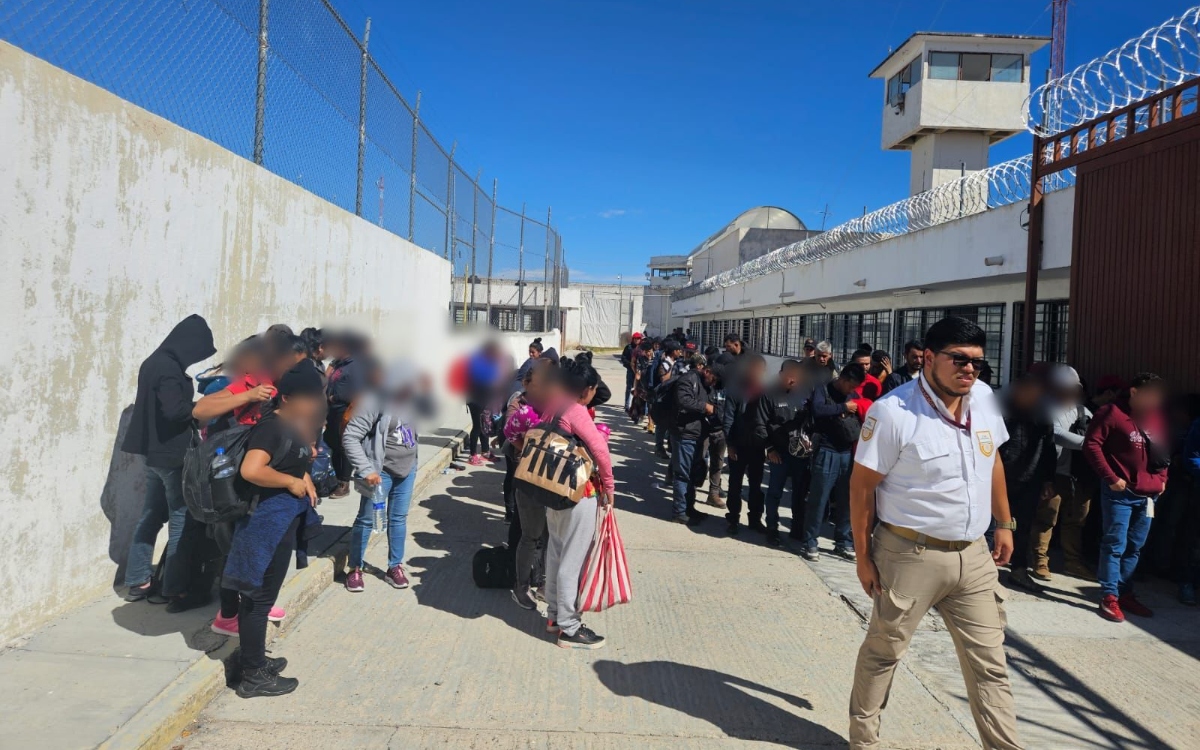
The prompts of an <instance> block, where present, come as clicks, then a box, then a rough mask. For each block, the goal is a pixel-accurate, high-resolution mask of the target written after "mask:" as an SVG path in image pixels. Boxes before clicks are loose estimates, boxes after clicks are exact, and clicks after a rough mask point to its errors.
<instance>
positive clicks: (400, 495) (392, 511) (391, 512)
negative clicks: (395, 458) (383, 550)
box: [350, 466, 417, 570]
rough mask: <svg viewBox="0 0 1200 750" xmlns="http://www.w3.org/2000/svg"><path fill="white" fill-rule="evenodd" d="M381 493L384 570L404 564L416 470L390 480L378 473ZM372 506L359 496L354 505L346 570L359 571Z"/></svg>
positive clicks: (369, 524) (384, 472)
mask: <svg viewBox="0 0 1200 750" xmlns="http://www.w3.org/2000/svg"><path fill="white" fill-rule="evenodd" d="M379 479H380V481H381V482H382V483H383V489H384V492H386V493H387V496H388V502H387V505H388V524H387V538H388V569H391V568H394V567H395V566H397V565H399V564H400V563H402V562H404V540H405V538H406V537H407V536H408V507H409V506H410V505H411V504H412V495H413V487H414V486H416V484H417V468H416V467H415V466H414V467H413V470H412V471H410V472H409V473H408V476H406V477H394V476H392V475H391V474H389V473H387V472H386V471H381V472H379ZM373 505H374V503H372V502H371V498H370V497H368V496H367V495H363V496H362V499H361V500H360V501H359V503H358V518H355V519H354V527H353V528H351V529H350V568H351V569H352V570H353V569H354V568H361V567H362V566H363V556H364V555H366V554H367V540H368V539H369V538H370V536H371V529H372V528H373V527H374V525H375V521H374V518H373V516H374V515H375V509H374V507H373Z"/></svg>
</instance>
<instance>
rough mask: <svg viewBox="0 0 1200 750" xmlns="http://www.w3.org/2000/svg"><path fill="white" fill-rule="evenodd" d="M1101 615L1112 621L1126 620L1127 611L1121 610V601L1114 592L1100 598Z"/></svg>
mask: <svg viewBox="0 0 1200 750" xmlns="http://www.w3.org/2000/svg"><path fill="white" fill-rule="evenodd" d="M1100 616H1101V617H1103V618H1104V619H1105V620H1110V621H1112V622H1125V613H1124V612H1122V611H1121V603H1120V602H1119V601H1117V597H1115V596H1113V595H1112V594H1108V595H1107V596H1105V597H1104V598H1103V599H1101V600H1100Z"/></svg>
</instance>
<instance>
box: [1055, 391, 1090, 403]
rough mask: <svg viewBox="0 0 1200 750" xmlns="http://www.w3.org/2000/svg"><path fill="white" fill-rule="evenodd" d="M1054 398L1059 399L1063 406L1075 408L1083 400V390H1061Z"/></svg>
mask: <svg viewBox="0 0 1200 750" xmlns="http://www.w3.org/2000/svg"><path fill="white" fill-rule="evenodd" d="M1054 396H1055V398H1057V399H1058V403H1060V404H1062V405H1063V406H1075V405H1076V404H1078V403H1079V402H1080V400H1081V399H1082V398H1083V389H1082V388H1059V389H1058V390H1057V391H1056V392H1055V393H1054Z"/></svg>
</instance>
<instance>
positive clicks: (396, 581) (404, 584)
mask: <svg viewBox="0 0 1200 750" xmlns="http://www.w3.org/2000/svg"><path fill="white" fill-rule="evenodd" d="M386 578H387V582H388V583H389V584H391V587H392V588H394V589H406V588H408V576H406V575H404V568H403V567H402V566H400V565H393V566H392V567H390V568H388V572H387V576H386Z"/></svg>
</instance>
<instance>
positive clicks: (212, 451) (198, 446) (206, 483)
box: [183, 424, 291, 524]
mask: <svg viewBox="0 0 1200 750" xmlns="http://www.w3.org/2000/svg"><path fill="white" fill-rule="evenodd" d="M252 429H254V427H253V426H252V425H243V424H239V425H235V426H233V427H231V428H229V429H228V430H223V431H221V432H218V433H215V434H210V435H209V436H208V437H207V438H205V439H203V440H201V439H200V433H199V432H198V431H196V430H192V442H191V445H190V446H189V447H188V450H187V453H185V454H184V456H183V501H184V503H185V504H186V505H187V509H188V512H189V513H191V514H192V517H193V518H195V519H196V520H197V521H201V522H202V523H207V524H217V523H228V522H232V521H236V520H238V519H240V518H242V517H244V516H246V515H249V513H250V511H251V509H252V507H253V505H254V502H255V500H257V497H256V495H255V493H253V492H250V490H249V485H247V484H246V482H245V481H244V480H243V479H242V478H241V472H240V470H241V467H242V459H243V458H245V457H246V441H247V440H248V438H249V437H250V431H251V430H252ZM218 448H222V449H224V451H225V455H226V456H228V457H229V461H230V465H232V466H233V468H234V472H233V474H232V475H230V476H227V477H224V478H217V477H214V476H213V470H212V464H213V459H214V458H216V456H217V449H218ZM289 450H291V441H285V442H284V445H283V449H282V450H280V451H279V455H280V456H284V455H287V452H288V451H289Z"/></svg>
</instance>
